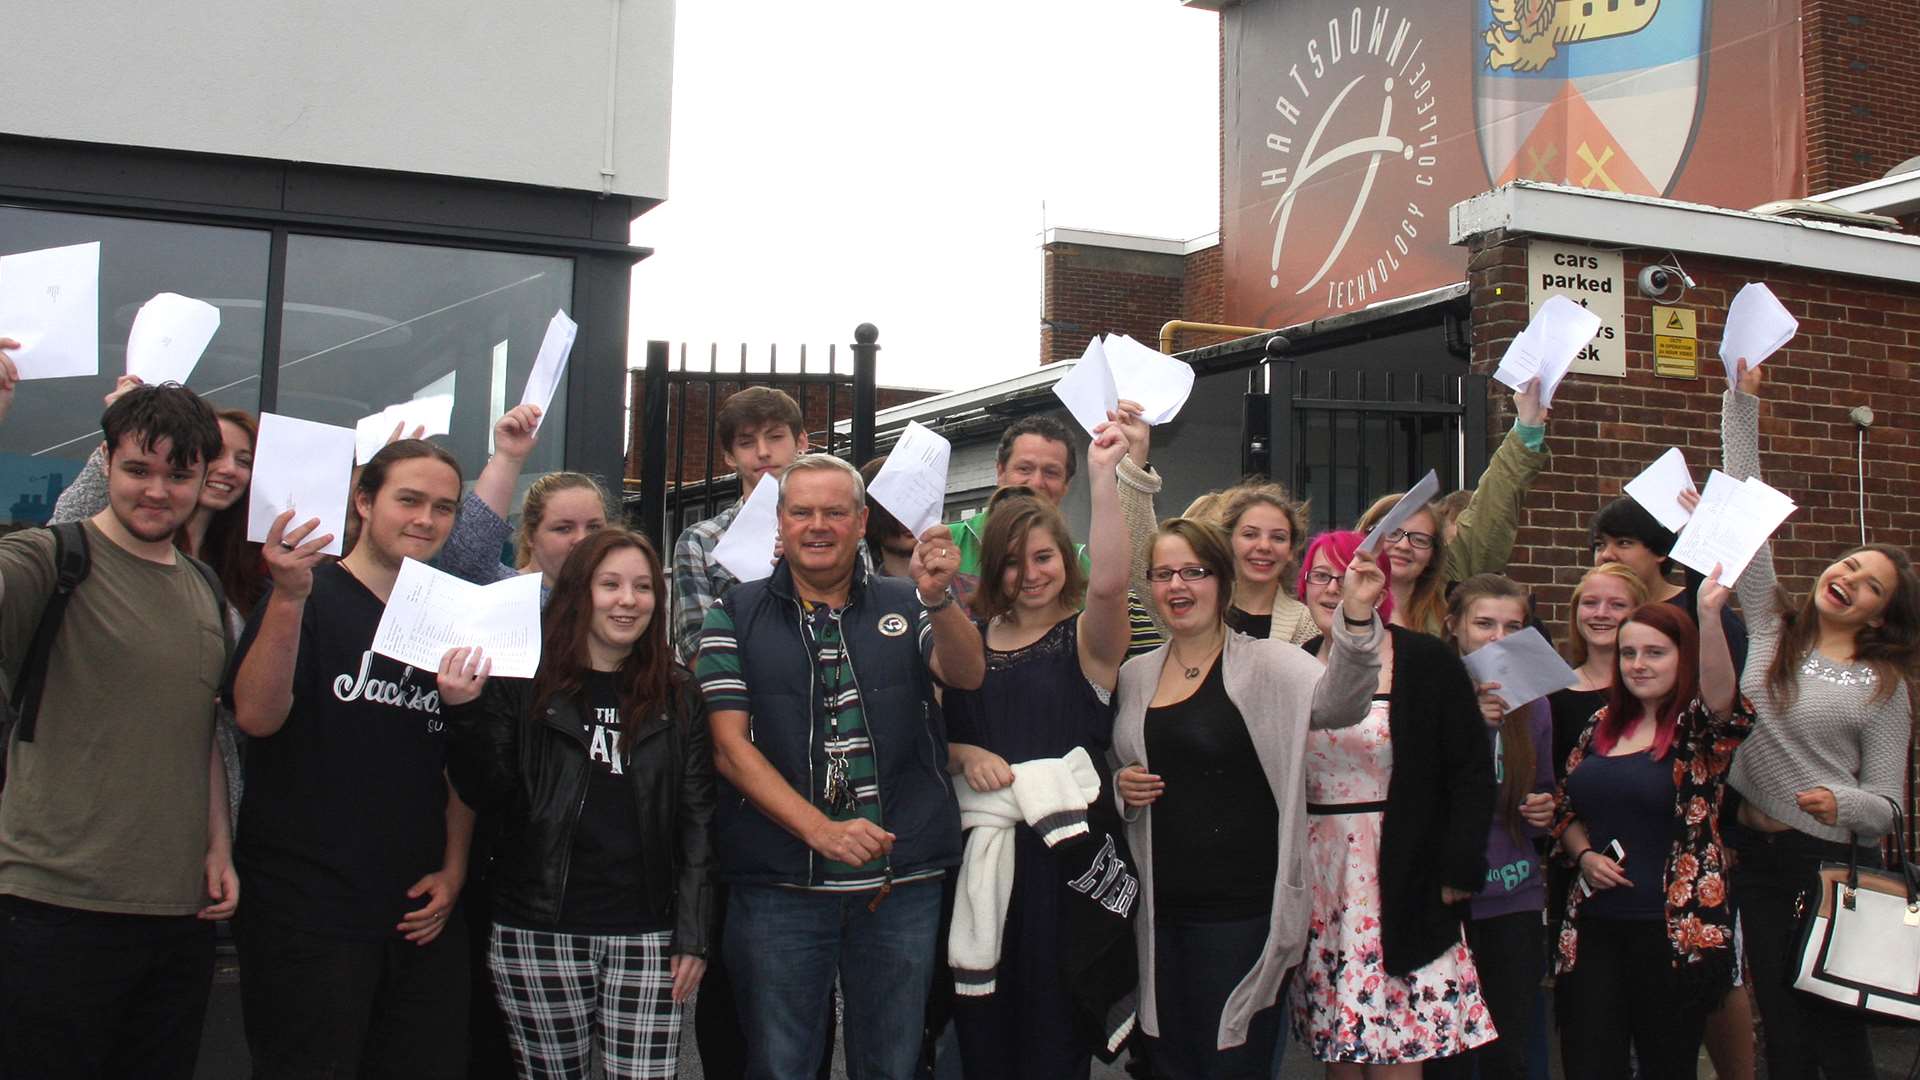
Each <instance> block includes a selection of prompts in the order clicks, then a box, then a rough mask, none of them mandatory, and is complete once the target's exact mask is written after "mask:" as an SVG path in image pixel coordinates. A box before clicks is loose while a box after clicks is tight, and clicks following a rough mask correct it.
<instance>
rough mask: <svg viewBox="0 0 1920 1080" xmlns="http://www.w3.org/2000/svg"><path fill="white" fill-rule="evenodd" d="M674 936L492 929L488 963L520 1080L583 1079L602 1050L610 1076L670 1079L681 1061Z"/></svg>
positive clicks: (603, 1063)
mask: <svg viewBox="0 0 1920 1080" xmlns="http://www.w3.org/2000/svg"><path fill="white" fill-rule="evenodd" d="M672 937H673V935H672V934H671V933H670V932H668V931H665V930H662V931H659V932H657V933H652V934H633V935H620V934H606V935H601V934H556V933H551V932H548V931H545V930H523V929H520V928H518V927H513V926H502V925H500V924H498V923H496V924H494V927H493V941H492V943H491V945H490V946H489V948H488V950H487V967H488V968H489V969H491V970H492V972H493V987H494V994H495V997H496V998H497V999H498V1000H499V1002H500V1012H501V1013H502V1014H503V1015H504V1016H505V1017H506V1020H507V1041H508V1042H509V1043H511V1044H512V1045H513V1056H514V1058H515V1060H516V1062H517V1063H518V1065H519V1066H520V1075H521V1076H522V1077H524V1078H526V1080H545V1078H549V1077H551V1078H554V1080H562V1078H565V1080H576V1078H578V1080H584V1078H585V1077H587V1076H588V1075H589V1069H590V1067H591V1064H592V1058H593V1057H594V1050H595V1047H596V1044H597V1048H598V1051H599V1054H598V1056H599V1059H600V1065H601V1069H602V1070H603V1072H604V1074H605V1075H606V1076H607V1077H609V1078H614V1080H627V1078H632V1080H654V1078H659V1080H671V1078H672V1077H673V1075H674V1072H675V1069H676V1068H677V1066H678V1063H679V1057H680V1006H679V1005H676V1004H674V1001H673V972H672V969H671V967H670V966H669V964H670V960H671V958H670V957H669V956H668V954H667V949H668V947H669V944H670V942H671V939H672Z"/></svg>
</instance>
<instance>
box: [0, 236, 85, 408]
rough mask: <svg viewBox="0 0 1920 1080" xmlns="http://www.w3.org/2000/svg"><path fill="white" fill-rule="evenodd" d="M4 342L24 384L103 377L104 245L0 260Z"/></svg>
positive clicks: (0, 323) (0, 321)
mask: <svg viewBox="0 0 1920 1080" xmlns="http://www.w3.org/2000/svg"><path fill="white" fill-rule="evenodd" d="M0 337H10V338H13V339H14V340H15V341H18V342H19V343H20V347H19V348H18V349H11V350H9V351H8V355H9V357H11V358H12V360H13V366H14V368H15V369H16V370H17V371H19V373H20V377H21V378H22V379H63V378H67V377H69V376H74V375H98V374H99V373H100V242H99V241H97V240H96V241H94V242H92V243H89V244H71V245H69V246H67V247H57V248H42V249H40V250H39V251H23V252H21V253H19V254H18V255H0Z"/></svg>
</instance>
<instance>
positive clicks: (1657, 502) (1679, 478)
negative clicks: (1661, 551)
mask: <svg viewBox="0 0 1920 1080" xmlns="http://www.w3.org/2000/svg"><path fill="white" fill-rule="evenodd" d="M1623 490H1624V491H1625V492H1626V494H1627V495H1628V496H1630V497H1631V498H1632V499H1633V501H1634V502H1637V503H1639V504H1640V505H1641V506H1643V507H1646V510H1647V513H1649V514H1652V515H1653V519H1654V520H1655V521H1658V522H1659V523H1660V524H1661V525H1662V526H1663V527H1665V528H1666V530H1667V531H1668V532H1675V533H1677V532H1679V531H1680V530H1681V529H1684V528H1686V527H1687V519H1688V518H1689V517H1692V516H1693V515H1691V514H1689V513H1687V508H1686V507H1684V506H1681V505H1680V493H1681V492H1683V491H1692V490H1693V474H1691V473H1689V472H1688V471H1687V459H1686V456H1685V455H1683V454H1681V453H1680V448H1679V447H1677V446H1676V447H1673V448H1671V449H1669V450H1668V451H1667V452H1666V453H1664V454H1661V455H1660V456H1659V457H1657V458H1654V459H1653V464H1651V465H1649V466H1647V467H1646V468H1645V469H1644V470H1642V471H1641V473H1640V475H1639V476H1636V477H1634V478H1633V479H1631V480H1629V481H1627V486H1626V487H1625V488H1624V489H1623Z"/></svg>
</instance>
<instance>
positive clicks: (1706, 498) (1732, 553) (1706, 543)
mask: <svg viewBox="0 0 1920 1080" xmlns="http://www.w3.org/2000/svg"><path fill="white" fill-rule="evenodd" d="M1797 509H1799V507H1797V506H1795V505H1794V502H1793V500H1792V499H1790V498H1788V497H1787V496H1785V495H1784V494H1782V493H1780V492H1779V491H1776V490H1775V489H1773V488H1771V487H1769V486H1767V484H1766V483H1764V482H1762V481H1761V480H1760V479H1759V478H1758V477H1750V478H1748V479H1746V480H1735V479H1734V478H1733V477H1731V476H1728V475H1727V474H1726V473H1723V472H1721V471H1720V470H1718V469H1715V470H1713V473H1712V474H1711V475H1709V476H1708V477H1707V486H1706V488H1705V489H1703V490H1702V491H1701V492H1700V505H1699V506H1697V507H1695V508H1694V511H1693V517H1692V518H1691V519H1689V520H1688V522H1687V527H1686V528H1685V529H1683V530H1681V532H1680V539H1679V541H1678V542H1677V543H1675V544H1674V545H1673V550H1672V551H1671V552H1669V554H1670V555H1671V556H1672V558H1673V560H1674V561H1675V562H1677V563H1680V564H1681V565H1683V566H1690V567H1692V568H1693V569H1695V570H1698V571H1700V572H1701V573H1702V574H1706V575H1708V576H1712V574H1713V568H1714V565H1715V564H1716V563H1717V564H1719V566H1720V584H1722V585H1726V586H1728V587H1732V585H1733V583H1734V582H1735V581H1737V580H1739V578H1740V573H1741V571H1743V570H1745V569H1746V568H1747V564H1748V563H1750V562H1752V561H1753V557H1754V555H1755V554H1756V553H1758V552H1759V550H1760V545H1761V544H1764V543H1766V542H1767V538H1768V537H1770V536H1772V535H1773V533H1774V530H1776V529H1778V528H1779V527H1780V523H1781V522H1783V521H1785V520H1787V515H1789V514H1791V513H1793V512H1794V511H1795V510H1797Z"/></svg>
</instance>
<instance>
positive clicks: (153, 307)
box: [127, 292, 220, 386]
mask: <svg viewBox="0 0 1920 1080" xmlns="http://www.w3.org/2000/svg"><path fill="white" fill-rule="evenodd" d="M219 329H220V309H219V308H217V307H214V306H213V305H212V304H209V303H207V302H206V301H205V300H195V299H194V298H193V297H191V296H181V295H180V294H179V293H170V292H163V293H161V294H159V295H158V296H155V297H154V298H153V299H151V300H149V301H147V302H146V303H144V304H141V305H140V311H139V313H138V314H136V315H135V316H134V317H133V329H132V330H131V331H129V332H128V333H127V374H129V375H137V376H139V377H140V381H141V382H144V383H146V384H147V385H148V386H158V385H160V384H161V383H168V382H177V383H182V384H184V383H185V382H186V381H187V376H189V375H192V374H193V369H194V366H195V365H197V364H199V363H200V355H201V354H202V353H204V352H206V351H207V344H208V343H209V342H211V341H212V340H213V335H214V333H215V332H216V331H218V330H219Z"/></svg>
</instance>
